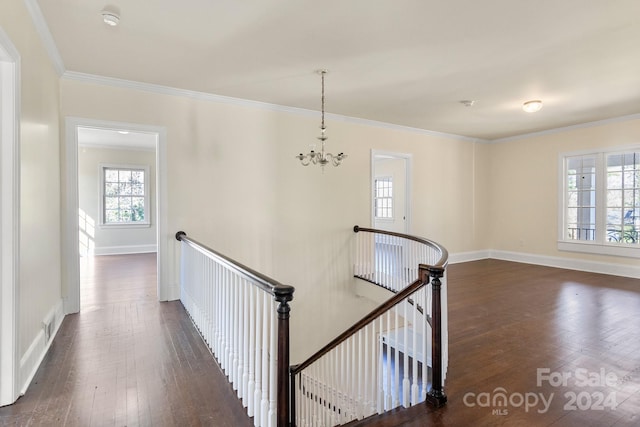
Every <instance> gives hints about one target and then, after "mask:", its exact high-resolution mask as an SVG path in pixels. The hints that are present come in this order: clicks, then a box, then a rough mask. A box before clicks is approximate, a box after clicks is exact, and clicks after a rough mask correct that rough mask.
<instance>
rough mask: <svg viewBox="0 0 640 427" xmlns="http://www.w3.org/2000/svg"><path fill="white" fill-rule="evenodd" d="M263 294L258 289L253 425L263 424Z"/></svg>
mask: <svg viewBox="0 0 640 427" xmlns="http://www.w3.org/2000/svg"><path fill="white" fill-rule="evenodd" d="M262 294H263V292H262V291H261V290H259V289H257V290H256V301H255V308H256V331H255V333H256V338H255V339H256V345H255V355H254V358H255V367H256V387H255V391H254V392H253V401H254V405H255V410H254V417H253V425H254V426H256V427H258V426H260V425H262V424H261V423H262V346H263V345H264V342H263V340H262V338H263V336H262V328H263V323H264V318H263V315H262Z"/></svg>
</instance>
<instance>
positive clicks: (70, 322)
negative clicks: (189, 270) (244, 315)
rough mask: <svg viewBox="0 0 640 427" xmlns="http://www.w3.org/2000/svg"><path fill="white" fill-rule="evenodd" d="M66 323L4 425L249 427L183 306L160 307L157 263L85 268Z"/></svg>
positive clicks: (136, 259)
mask: <svg viewBox="0 0 640 427" xmlns="http://www.w3.org/2000/svg"><path fill="white" fill-rule="evenodd" d="M82 283H83V286H82V291H81V301H82V309H81V311H80V313H79V314H74V315H70V316H67V317H66V318H65V320H64V322H63V324H62V326H61V328H60V331H59V332H58V334H57V336H56V338H55V340H54V342H53V344H52V346H51V348H50V350H49V352H48V353H47V355H46V357H45V359H44V361H43V363H42V365H41V367H40V369H39V370H38V372H37V374H36V376H35V378H34V380H33V382H32V384H31V386H30V387H29V389H28V390H27V392H26V394H25V395H24V396H23V397H21V398H20V399H18V401H17V402H16V403H15V404H14V405H11V406H6V407H3V408H0V425H2V426H83V427H84V426H229V427H242V426H247V427H249V426H252V425H253V423H252V422H251V420H249V419H248V418H247V417H246V412H245V411H244V409H243V408H242V405H241V404H240V403H239V401H238V400H237V399H236V398H235V395H234V394H233V391H232V390H231V387H230V386H229V385H228V382H227V380H226V378H225V377H224V374H223V373H222V372H221V371H220V369H219V368H218V366H217V365H216V363H215V362H214V360H213V358H212V356H211V354H210V353H209V351H208V350H207V348H206V346H205V345H204V343H203V342H202V340H201V338H200V336H199V335H198V333H197V331H196V330H195V328H194V327H193V325H192V324H191V321H190V320H189V318H188V316H187V314H186V313H185V311H184V309H183V308H182V305H181V303H180V302H179V301H174V302H166V303H159V302H158V301H157V297H156V257H155V254H143V255H123V256H101V257H95V258H94V262H93V263H92V264H86V265H83V266H82Z"/></svg>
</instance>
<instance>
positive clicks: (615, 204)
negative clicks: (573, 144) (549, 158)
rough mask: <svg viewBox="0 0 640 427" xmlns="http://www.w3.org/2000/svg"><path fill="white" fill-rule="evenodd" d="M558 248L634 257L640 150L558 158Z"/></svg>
mask: <svg viewBox="0 0 640 427" xmlns="http://www.w3.org/2000/svg"><path fill="white" fill-rule="evenodd" d="M562 165H563V171H562V176H563V178H564V179H563V185H562V198H561V199H562V203H561V206H562V208H563V212H562V215H561V219H560V221H561V224H560V230H561V233H560V234H561V235H560V243H559V245H558V246H559V249H561V250H573V251H579V252H591V253H602V254H610V255H620V256H632V257H640V239H639V235H638V234H639V232H640V147H634V148H633V149H631V150H628V151H607V152H598V153H586V154H577V155H566V156H563V157H562Z"/></svg>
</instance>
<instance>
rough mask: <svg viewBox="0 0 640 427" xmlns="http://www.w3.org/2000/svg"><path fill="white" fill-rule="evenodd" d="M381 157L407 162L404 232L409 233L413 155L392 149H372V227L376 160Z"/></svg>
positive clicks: (374, 216)
mask: <svg viewBox="0 0 640 427" xmlns="http://www.w3.org/2000/svg"><path fill="white" fill-rule="evenodd" d="M381 159H398V160H404V162H405V193H406V194H405V198H404V200H405V222H404V231H403V233H405V234H409V233H410V232H411V194H412V190H411V187H412V185H411V184H412V183H411V176H412V172H411V171H412V163H413V155H412V154H408V153H397V152H392V151H384V150H373V149H372V150H371V179H370V184H371V192H370V195H371V202H370V205H371V227H372V228H374V227H375V218H376V212H375V206H374V203H375V195H376V193H375V191H376V187H375V181H376V160H381Z"/></svg>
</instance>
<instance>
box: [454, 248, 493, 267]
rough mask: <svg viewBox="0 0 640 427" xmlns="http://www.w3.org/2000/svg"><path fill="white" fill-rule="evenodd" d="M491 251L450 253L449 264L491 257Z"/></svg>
mask: <svg viewBox="0 0 640 427" xmlns="http://www.w3.org/2000/svg"><path fill="white" fill-rule="evenodd" d="M490 254H491V251H473V252H459V253H457V254H449V264H458V263H461V262H470V261H478V260H481V259H487V258H491V256H490Z"/></svg>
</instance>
